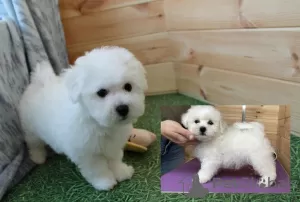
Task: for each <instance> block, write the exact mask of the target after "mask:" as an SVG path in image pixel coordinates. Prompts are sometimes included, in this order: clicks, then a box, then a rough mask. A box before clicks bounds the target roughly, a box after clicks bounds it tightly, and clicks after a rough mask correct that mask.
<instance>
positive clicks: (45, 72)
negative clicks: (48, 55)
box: [30, 61, 56, 84]
mask: <svg viewBox="0 0 300 202" xmlns="http://www.w3.org/2000/svg"><path fill="white" fill-rule="evenodd" d="M55 77H56V75H55V73H54V71H53V68H52V66H51V64H50V63H49V62H46V61H43V62H40V63H38V64H37V65H36V67H35V70H34V71H32V73H31V77H30V79H31V83H39V84H45V83H47V82H48V81H50V80H52V79H54V78H55Z"/></svg>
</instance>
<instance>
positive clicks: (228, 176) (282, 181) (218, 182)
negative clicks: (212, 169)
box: [161, 159, 290, 193]
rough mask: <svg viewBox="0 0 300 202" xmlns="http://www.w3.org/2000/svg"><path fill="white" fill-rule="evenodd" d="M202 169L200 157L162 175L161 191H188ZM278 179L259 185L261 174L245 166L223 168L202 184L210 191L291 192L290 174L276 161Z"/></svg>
mask: <svg viewBox="0 0 300 202" xmlns="http://www.w3.org/2000/svg"><path fill="white" fill-rule="evenodd" d="M199 169H200V162H199V161H198V159H193V160H191V161H189V162H187V163H185V164H183V165H182V166H180V167H178V168H176V169H175V170H173V171H171V172H169V173H166V174H165V175H163V176H162V177H161V192H166V193H188V192H189V190H190V188H191V187H192V186H191V185H192V179H193V176H194V175H195V174H196V173H197V172H198V170H199ZM276 169H277V179H276V184H275V185H274V186H272V187H268V188H263V187H259V186H258V184H257V181H258V179H259V176H257V175H256V174H255V171H254V170H253V169H252V167H250V166H249V167H244V168H242V169H240V170H238V171H234V170H222V171H221V172H219V174H218V175H216V176H215V177H214V178H213V180H212V181H210V182H207V183H205V184H202V186H203V187H204V188H207V189H208V190H209V192H210V193H289V192H290V180H289V176H288V174H287V173H286V171H285V170H284V168H283V167H282V165H281V164H280V163H279V162H278V161H276Z"/></svg>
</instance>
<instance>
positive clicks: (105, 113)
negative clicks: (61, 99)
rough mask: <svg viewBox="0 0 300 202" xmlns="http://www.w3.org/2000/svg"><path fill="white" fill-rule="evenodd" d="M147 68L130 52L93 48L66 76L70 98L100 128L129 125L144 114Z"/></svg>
mask: <svg viewBox="0 0 300 202" xmlns="http://www.w3.org/2000/svg"><path fill="white" fill-rule="evenodd" d="M145 74H146V73H145V69H144V67H143V65H142V64H141V62H140V61H138V60H137V59H136V58H135V56H134V55H133V54H132V53H131V52H129V51H128V50H126V49H124V48H120V47H103V48H100V49H94V50H92V51H91V52H88V53H86V54H85V55H84V56H82V57H79V58H78V59H77V60H76V61H75V65H74V67H73V68H71V69H70V70H68V71H67V73H66V86H67V89H68V91H69V95H70V99H71V100H72V101H73V102H74V103H80V104H81V105H82V106H83V108H84V109H85V110H87V112H88V113H89V115H90V116H91V117H93V118H94V119H95V120H96V121H97V122H98V123H99V124H100V125H103V126H107V127H110V126H113V125H115V124H122V123H130V122H132V121H134V120H135V119H137V118H138V117H139V116H141V115H142V114H143V113H144V108H145V106H144V99H145V95H144V91H145V90H146V89H147V81H146V76H145Z"/></svg>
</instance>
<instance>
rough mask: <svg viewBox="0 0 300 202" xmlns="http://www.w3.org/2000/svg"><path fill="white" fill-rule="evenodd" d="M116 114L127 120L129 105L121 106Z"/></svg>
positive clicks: (117, 108)
mask: <svg viewBox="0 0 300 202" xmlns="http://www.w3.org/2000/svg"><path fill="white" fill-rule="evenodd" d="M116 112H117V113H118V115H119V116H121V117H122V118H125V117H126V116H127V115H128V112H129V107H128V105H119V106H117V107H116Z"/></svg>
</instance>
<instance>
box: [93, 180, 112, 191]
mask: <svg viewBox="0 0 300 202" xmlns="http://www.w3.org/2000/svg"><path fill="white" fill-rule="evenodd" d="M116 184H117V181H116V180H115V178H112V177H110V178H109V177H103V178H99V179H96V180H94V181H93V183H92V185H93V187H95V189H97V190H99V191H109V190H111V189H113V188H114V186H115V185H116Z"/></svg>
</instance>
